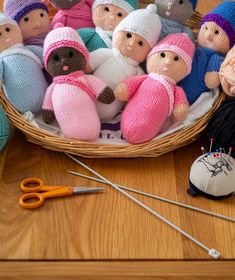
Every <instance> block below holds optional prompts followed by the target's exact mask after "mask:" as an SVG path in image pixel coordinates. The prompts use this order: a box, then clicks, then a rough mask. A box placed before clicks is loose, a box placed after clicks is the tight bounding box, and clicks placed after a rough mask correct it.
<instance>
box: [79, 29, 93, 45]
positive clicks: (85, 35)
mask: <svg viewBox="0 0 235 280" xmlns="http://www.w3.org/2000/svg"><path fill="white" fill-rule="evenodd" d="M77 32H78V34H79V35H80V37H81V38H82V41H83V42H84V44H85V45H86V44H87V42H88V41H89V40H90V39H91V37H92V36H93V35H94V34H95V29H94V28H81V29H78V30H77Z"/></svg>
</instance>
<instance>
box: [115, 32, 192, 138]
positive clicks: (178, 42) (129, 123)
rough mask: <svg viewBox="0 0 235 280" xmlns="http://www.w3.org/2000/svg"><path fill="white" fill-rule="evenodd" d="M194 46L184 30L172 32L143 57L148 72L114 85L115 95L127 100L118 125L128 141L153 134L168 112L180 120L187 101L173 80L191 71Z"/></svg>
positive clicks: (119, 98)
mask: <svg viewBox="0 0 235 280" xmlns="http://www.w3.org/2000/svg"><path fill="white" fill-rule="evenodd" d="M194 51H195V47H194V44H193V43H192V42H191V40H190V38H189V36H188V35H187V34H185V33H178V34H172V35H168V36H167V37H165V38H164V39H163V40H162V41H161V42H160V43H159V44H157V45H156V46H155V47H154V48H153V50H152V51H151V53H150V54H149V56H148V58H147V70H148V73H149V74H148V75H143V76H140V77H132V78H129V79H127V80H126V81H125V82H123V83H121V84H120V85H119V86H118V87H117V88H116V89H115V97H116V98H117V99H118V100H121V101H128V104H127V106H126V108H125V109H124V112H123V114H122V119H121V129H122V132H123V135H124V137H125V138H126V139H127V141H128V142H129V143H132V144H139V143H144V142H147V141H150V140H152V139H153V138H154V137H156V136H157V135H158V134H159V132H160V130H161V128H162V126H163V124H164V123H165V121H166V120H167V118H168V117H170V116H171V115H172V114H173V116H174V118H175V120H176V121H183V120H184V119H185V118H186V117H187V114H188V108H189V104H188V101H187V98H186V95H185V93H184V91H183V89H182V88H180V87H178V86H177V85H176V84H177V82H179V81H180V80H182V79H183V78H184V77H186V76H187V75H188V74H189V73H190V72H191V67H192V59H193V55H194Z"/></svg>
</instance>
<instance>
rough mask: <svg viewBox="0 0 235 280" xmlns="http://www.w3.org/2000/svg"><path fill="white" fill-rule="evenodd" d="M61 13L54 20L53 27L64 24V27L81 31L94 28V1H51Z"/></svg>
mask: <svg viewBox="0 0 235 280" xmlns="http://www.w3.org/2000/svg"><path fill="white" fill-rule="evenodd" d="M50 2H51V3H52V5H53V6H55V8H57V9H58V10H59V11H58V13H57V14H56V15H55V16H54V18H53V20H52V26H53V27H54V26H55V24H56V23H62V24H63V25H64V26H68V27H72V28H74V29H80V28H85V27H94V23H93V21H92V11H91V7H92V4H93V2H94V1H93V0H74V1H68V0H67V1H65V0H50Z"/></svg>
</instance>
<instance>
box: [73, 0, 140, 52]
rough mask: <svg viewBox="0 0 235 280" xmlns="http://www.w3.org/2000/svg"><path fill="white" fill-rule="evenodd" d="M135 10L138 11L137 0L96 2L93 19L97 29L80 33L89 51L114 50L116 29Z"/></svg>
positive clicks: (84, 29)
mask: <svg viewBox="0 0 235 280" xmlns="http://www.w3.org/2000/svg"><path fill="white" fill-rule="evenodd" d="M134 9H137V0H120V1H116V0H95V2H94V4H93V6H92V18H93V22H94V24H95V26H96V27H95V28H82V29H80V30H79V31H78V32H79V35H80V36H81V38H82V40H83V42H84V43H85V45H86V47H87V49H88V51H89V52H92V51H95V50H97V49H100V48H112V35H113V31H114V29H115V28H116V26H117V25H118V24H119V23H120V22H121V21H122V20H123V19H124V18H125V17H126V16H127V15H128V14H129V13H130V12H132V11H133V10H134Z"/></svg>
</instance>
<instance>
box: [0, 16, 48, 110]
mask: <svg viewBox="0 0 235 280" xmlns="http://www.w3.org/2000/svg"><path fill="white" fill-rule="evenodd" d="M0 34H1V36H0V81H1V83H2V85H3V89H4V93H5V95H6V97H7V99H8V100H9V102H10V103H11V104H12V105H13V106H14V107H15V108H16V109H17V110H18V111H20V112H21V113H25V112H27V111H31V112H33V113H36V112H38V111H39V110H40V108H41V104H42V101H43V97H44V95H45V92H46V89H47V87H48V84H47V82H46V80H45V78H44V75H43V72H42V62H41V59H40V54H41V51H42V48H41V47H38V46H28V47H25V46H23V36H22V32H21V30H20V28H19V26H18V24H17V23H16V22H15V21H14V20H12V19H11V18H10V17H8V16H6V15H4V14H0Z"/></svg>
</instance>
